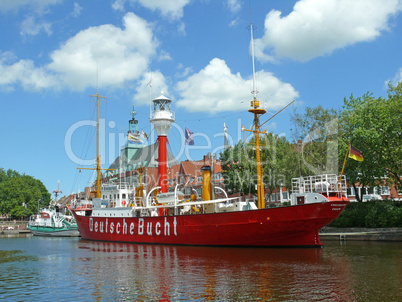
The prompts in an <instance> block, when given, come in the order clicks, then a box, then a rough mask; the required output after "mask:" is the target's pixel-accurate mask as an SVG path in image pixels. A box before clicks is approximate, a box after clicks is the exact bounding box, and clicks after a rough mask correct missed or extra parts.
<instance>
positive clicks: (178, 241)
mask: <svg viewBox="0 0 402 302" xmlns="http://www.w3.org/2000/svg"><path fill="white" fill-rule="evenodd" d="M347 204H348V202H346V201H335V202H324V203H313V204H304V205H298V206H287V207H278V208H270V209H261V210H250V211H238V212H226V213H213V214H194V215H178V216H158V217H120V218H114V217H92V216H79V215H76V214H75V212H74V210H73V211H72V212H73V214H74V216H75V219H76V222H77V224H78V229H79V231H80V235H81V237H82V238H83V239H87V240H97V241H111V242H128V243H149V244H174V245H203V246H253V247H257V246H260V247H296V246H297V247H300V246H303V247H320V246H321V245H322V243H321V241H320V239H319V235H318V231H319V230H320V229H321V228H322V227H323V226H325V225H327V224H328V223H330V222H331V221H333V220H334V219H335V218H337V217H338V216H339V214H340V213H341V212H342V210H343V209H344V208H345V207H346V205H347Z"/></svg>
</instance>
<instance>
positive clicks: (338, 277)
mask: <svg viewBox="0 0 402 302" xmlns="http://www.w3.org/2000/svg"><path fill="white" fill-rule="evenodd" d="M401 247H402V245H401V244H400V243H393V244H391V243H387V244H385V243H361V242H347V243H344V244H340V243H338V242H328V243H327V244H326V245H325V247H324V248H323V249H265V248H261V249H248V248H209V247H181V246H158V245H135V244H123V243H106V242H91V241H85V240H80V239H77V238H41V237H27V238H2V239H1V238H0V300H2V299H3V300H4V301H133V300H146V301H149V300H151V301H159V300H164V301H169V300H173V301H177V300H198V301H203V300H220V301H222V300H226V301H237V300H243V301H244V300H249V301H251V300H252V301H255V300H260V301H398V300H399V301H401V299H402V296H401V294H400V291H401V289H402V288H401V280H402V276H401V272H402V267H401Z"/></svg>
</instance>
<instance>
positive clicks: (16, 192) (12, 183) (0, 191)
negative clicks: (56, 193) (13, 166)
mask: <svg viewBox="0 0 402 302" xmlns="http://www.w3.org/2000/svg"><path fill="white" fill-rule="evenodd" d="M38 202H39V203H40V205H41V206H44V205H48V204H49V202H50V194H49V192H48V191H47V189H46V187H45V186H44V185H43V183H42V182H41V181H40V180H38V179H35V178H33V177H32V176H29V175H25V174H23V175H21V174H19V173H18V172H17V171H14V170H10V169H9V170H7V171H5V170H4V169H2V168H0V213H8V214H10V215H11V216H12V217H14V218H22V217H28V216H30V215H32V214H34V213H36V212H37V210H38Z"/></svg>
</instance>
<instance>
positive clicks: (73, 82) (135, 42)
mask: <svg viewBox="0 0 402 302" xmlns="http://www.w3.org/2000/svg"><path fill="white" fill-rule="evenodd" d="M123 25H124V28H123V29H122V28H119V27H116V26H114V25H110V24H108V25H101V26H97V27H90V28H88V29H86V30H83V31H80V32H79V33H77V34H76V35H75V36H74V37H72V38H70V39H69V40H67V41H66V42H65V43H63V44H62V45H61V47H60V48H59V49H57V50H55V51H53V52H52V53H51V55H50V57H51V59H52V61H51V62H50V63H49V64H48V65H44V66H41V67H35V64H34V63H33V61H32V60H20V61H18V60H17V59H16V57H15V56H14V55H13V54H12V53H11V52H6V53H0V73H1V74H0V87H2V88H3V89H7V90H10V89H13V88H14V87H13V86H15V85H18V84H21V85H22V86H23V87H24V89H27V90H28V89H29V90H40V89H44V88H54V89H62V88H63V89H64V88H69V89H71V90H75V91H82V90H84V89H85V88H87V87H93V86H95V83H96V77H97V73H98V75H99V84H100V85H102V86H104V87H119V86H120V87H121V86H122V85H124V84H125V83H126V82H129V81H135V80H138V79H140V78H141V76H142V75H143V74H144V72H145V71H146V70H147V69H148V68H149V67H148V66H149V62H150V60H151V58H152V57H153V56H155V54H156V50H157V48H158V44H159V42H158V41H157V40H156V39H155V38H154V36H153V33H152V30H151V28H150V26H149V24H148V23H147V22H146V21H144V20H143V19H141V18H139V17H138V16H136V15H134V14H133V13H127V14H126V15H125V16H124V18H123ZM133 36H135V37H136V38H135V39H133ZM162 54H163V53H162ZM164 55H165V59H166V58H167V54H166V53H164Z"/></svg>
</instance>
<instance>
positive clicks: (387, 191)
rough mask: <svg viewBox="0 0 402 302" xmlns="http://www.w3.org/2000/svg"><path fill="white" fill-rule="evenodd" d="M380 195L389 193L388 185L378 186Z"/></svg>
mask: <svg viewBox="0 0 402 302" xmlns="http://www.w3.org/2000/svg"><path fill="white" fill-rule="evenodd" d="M380 195H389V187H388V186H382V187H380Z"/></svg>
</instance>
